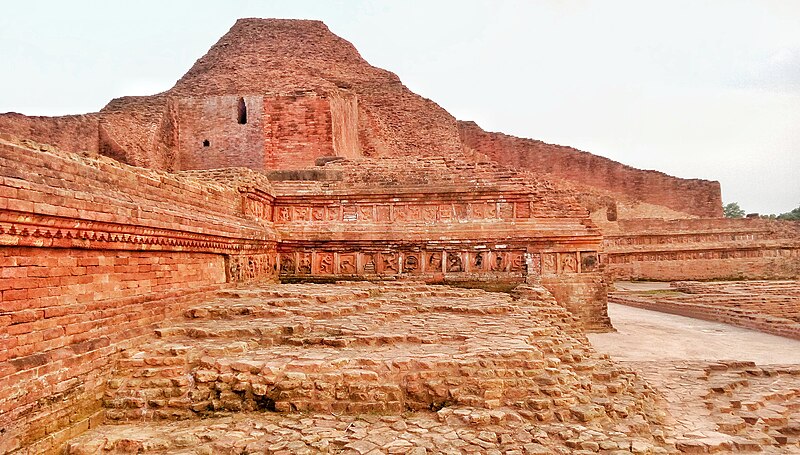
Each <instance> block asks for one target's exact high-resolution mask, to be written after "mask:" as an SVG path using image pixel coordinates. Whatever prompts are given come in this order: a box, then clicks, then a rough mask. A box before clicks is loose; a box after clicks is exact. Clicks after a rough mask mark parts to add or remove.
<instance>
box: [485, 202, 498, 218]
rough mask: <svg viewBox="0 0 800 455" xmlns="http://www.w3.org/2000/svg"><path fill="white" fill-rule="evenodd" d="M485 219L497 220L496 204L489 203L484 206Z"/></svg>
mask: <svg viewBox="0 0 800 455" xmlns="http://www.w3.org/2000/svg"><path fill="white" fill-rule="evenodd" d="M485 217H486V218H489V219H494V218H497V203H496V202H489V203H488V204H486V212H485Z"/></svg>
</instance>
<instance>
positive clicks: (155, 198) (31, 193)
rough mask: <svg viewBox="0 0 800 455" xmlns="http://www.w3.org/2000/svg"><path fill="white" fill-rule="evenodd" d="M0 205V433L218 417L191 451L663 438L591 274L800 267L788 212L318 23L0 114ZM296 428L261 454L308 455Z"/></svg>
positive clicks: (570, 446) (37, 446) (43, 433)
mask: <svg viewBox="0 0 800 455" xmlns="http://www.w3.org/2000/svg"><path fill="white" fill-rule="evenodd" d="M0 209H2V210H0V239H2V247H1V248H2V250H3V255H2V258H0V261H1V262H2V265H1V266H0V267H2V269H0V272H1V274H0V292H2V302H0V327H3V331H2V332H0V343H2V345H3V346H4V347H5V349H3V350H1V351H0V453H45V452H49V453H58V452H59V451H61V450H62V449H64V448H65V447H66V448H67V449H65V450H69V453H101V452H102V451H114V450H116V451H119V452H123V451H125V450H128V451H134V452H135V451H137V450H142V451H145V450H149V451H152V452H154V453H172V452H171V451H180V450H181V448H182V447H186V445H184V446H181V444H182V443H179V442H177V439H176V441H173V442H164V444H165V445H164V446H163V447H161V446H158V447H161V448H158V447H156V448H154V447H155V446H153V445H152V444H153V443H152V441H153V440H163V439H164V438H165V437H166V436H165V435H164V433H163V432H162V430H163V427H162V426H161V425H154V426H152V427H148V428H139V429H138V430H135V429H134V430H131V431H134V432H136V431H139V433H136V434H137V435H136V436H133V435H128V436H126V437H118V436H113V435H112V436H108V435H107V436H103V438H104V439H103V440H104V441H107V442H105V443H104V444H105V445H103V446H97V445H96V440H94V441H93V439H95V438H96V437H99V436H98V435H99V434H100V433H87V434H86V435H84V436H82V437H79V435H80V434H81V433H83V432H84V431H86V430H87V429H89V428H91V429H92V430H91V431H93V432H101V433H102V432H103V431H106V430H105V427H103V426H102V424H103V422H114V423H124V422H126V421H141V420H142V419H145V420H152V419H155V420H159V421H172V420H182V419H192V418H198V417H204V418H208V419H217V418H221V419H228V420H222V421H220V422H222V423H219V424H218V425H221V426H222V427H225V430H222V431H217V432H216V433H214V435H213V436H208V439H206V440H204V442H203V444H204V447H205V448H206V449H208V450H210V452H208V453H216V452H218V451H223V450H225V451H231V450H234V448H233V446H230V447H229V446H228V445H226V444H229V443H230V444H233V443H231V442H230V439H231V438H234V439H235V438H237V437H239V436H231V434H240V433H241V434H244V433H242V432H245V433H247V434H248V435H249V436H247V437H246V438H242V440H243V441H245V442H244V444H245V445H246V444H256V445H258V444H262V445H265V444H266V445H271V444H278V445H280V443H281V441H272V439H270V438H273V437H274V436H275V434H276V433H275V431H278V430H276V429H280V428H283V430H280V431H290V430H291V428H295V430H297V428H298V427H296V425H298V424H297V423H296V422H295V423H294V424H293V423H292V422H293V420H292V419H294V418H295V417H292V416H293V415H295V414H296V413H309V414H308V415H309V416H310V417H308V418H310V419H312V423H303V426H305V427H309V426H310V427H317V426H318V427H320V428H329V429H330V430H331V433H330V434H327V435H325V436H321V437H320V438H317V439H316V440H315V441H313V442H315V443H317V442H318V443H320V444H323V442H324V445H325V447H326V449H325V450H329V451H333V452H335V451H337V450H345V449H348V450H355V451H356V452H358V453H366V451H365V452H362V451H361V449H360V448H359V447H358V443H359V442H360V441H367V439H365V438H367V437H368V436H369V435H371V434H372V432H376V433H377V434H381V433H383V434H385V433H386V432H387V431H389V430H387V428H388V427H391V428H392V429H393V430H391V431H395V432H398V435H399V434H401V433H403V431H404V430H403V429H399V427H401V426H403V425H407V424H406V423H405V420H403V419H401V418H400V417H399V416H400V415H402V414H403V413H404V412H414V413H416V414H415V416H416V417H414V419H417V420H415V421H414V422H416V423H413V422H411V421H409V423H408V425H411V424H412V423H413V424H414V425H418V427H419V428H433V427H437V428H441V431H442V434H448V435H449V434H451V433H452V434H456V433H458V434H461V433H464V434H465V435H467V436H464V437H462V436H459V438H457V439H452V438H451V439H448V441H450V442H448V443H447V444H450V445H447V446H446V447H449V448H450V449H452V450H453V451H456V452H458V451H459V450H462V449H464V447H466V446H465V445H464V444H467V445H469V447H474V448H475V450H478V451H481V450H484V451H485V450H489V449H498V450H500V449H503V448H504V449H508V450H512V449H513V448H522V447H525V450H527V451H528V453H537V452H536V451H537V450H538V451H539V452H538V453H553V452H552V451H553V450H561V449H563V450H567V451H569V450H579V449H585V450H594V444H597V450H594V451H598V450H602V451H606V452H611V451H613V450H623V449H624V450H633V447H634V446H636V447H645V448H646V449H643V450H650V453H667V451H668V450H671V449H672V448H674V444H671V443H669V441H668V439H669V438H668V436H669V435H668V433H669V431H668V429H666V427H664V420H663V415H662V414H663V409H662V407H661V406H660V404H659V400H658V398H657V396H656V395H655V394H654V393H653V391H652V390H651V389H650V388H649V387H648V386H647V385H646V384H644V383H643V382H642V381H641V380H640V378H639V377H638V376H637V374H636V373H634V372H631V371H626V370H624V369H621V368H619V366H617V365H615V364H614V363H613V362H611V361H610V360H608V358H607V357H605V356H603V355H600V354H597V353H596V352H594V351H593V350H592V349H591V347H590V346H589V345H588V342H587V341H586V339H585V336H584V335H583V333H584V332H585V331H604V330H611V322H610V320H609V318H608V316H607V313H606V298H607V293H606V290H607V285H608V283H609V282H611V281H613V280H614V279H657V280H692V279H714V278H740V279H741V278H766V279H772V278H785V279H791V278H797V277H798V276H800V236H798V231H800V227H798V225H797V223H788V222H779V221H768V220H726V219H723V218H721V217H720V216H721V199H720V189H719V184H718V183H717V182H708V181H701V180H684V179H679V178H675V177H670V176H667V175H665V174H661V173H657V172H654V171H640V170H637V169H633V168H630V167H627V166H624V165H622V164H620V163H616V162H613V161H611V160H607V159H605V158H602V157H597V156H594V155H591V154H589V153H586V152H580V151H577V150H574V149H571V148H567V147H561V146H555V145H549V144H544V143H541V142H538V141H532V140H528V139H518V138H512V137H509V136H505V135H502V134H499V133H488V132H485V131H483V130H481V129H480V128H479V127H478V126H477V125H475V124H474V123H470V122H459V121H457V120H456V119H455V118H453V117H452V116H451V115H450V114H449V113H447V112H446V111H445V110H443V109H442V108H441V107H439V106H437V105H436V104H435V103H433V102H432V101H430V100H427V99H424V98H422V97H419V96H418V95H416V94H414V93H412V92H411V91H409V90H408V89H407V88H406V87H405V86H403V85H402V83H401V82H400V80H399V78H398V77H397V76H396V75H394V74H392V73H390V72H388V71H385V70H382V69H379V68H375V67H372V66H370V65H369V64H368V63H367V62H366V61H364V60H363V59H362V58H361V57H360V55H359V54H358V52H357V51H356V49H355V48H354V47H353V46H352V45H351V44H350V43H348V42H346V41H345V40H343V39H341V38H339V37H337V36H335V35H333V34H332V33H331V32H330V31H329V30H328V29H327V28H326V27H325V26H324V25H323V24H322V23H320V22H316V21H289V20H261V19H244V20H240V21H237V23H236V24H235V25H234V26H233V28H232V29H231V31H230V32H229V33H228V34H226V35H225V36H223V37H222V38H221V39H220V41H219V42H218V43H216V44H215V45H214V46H213V47H212V48H211V50H210V51H209V52H208V53H207V54H206V55H205V56H203V57H202V58H200V59H199V60H198V61H197V62H196V63H195V65H194V66H193V67H192V68H191V69H190V70H189V72H187V73H186V75H184V76H183V78H181V79H180V80H179V81H178V82H177V83H176V84H175V86H174V87H173V88H172V89H170V90H168V91H166V92H163V93H160V94H157V95H153V96H149V97H124V98H119V99H115V100H112V101H111V102H110V103H109V104H108V105H107V106H106V107H104V108H103V109H102V110H101V111H100V112H97V113H90V114H84V115H74V116H64V117H27V116H24V115H21V114H15V113H9V114H0ZM343 280H347V281H350V284H344V283H342V281H343ZM279 282H280V283H284V284H280V285H279V284H276V283H279ZM311 282H316V283H318V284H309V283H311ZM319 283H323V284H319ZM439 285H452V286H458V287H459V288H452V287H445V286H439ZM515 287H516V290H515V293H513V294H510V295H509V294H505V293H496V292H487V291H509V290H511V289H512V288H515ZM462 288H481V289H482V290H475V289H473V290H465V289H462ZM298 353H302V355H300V354H298ZM401 358H402V362H401V361H400V360H399V359H401ZM391 362H395V363H396V365H394V366H392V365H389V366H387V363H391ZM476 365H477V366H479V367H480V368H478V370H484V369H485V370H486V372H484V373H481V372H479V371H477V370H476ZM265 410H269V411H275V412H282V413H287V414H284V417H285V419H284V418H280V419H277V418H274V416H264V415H263V414H259V415H258V416H255V415H253V414H252V413H254V412H259V411H260V412H263V411H265ZM230 412H236V413H238V414H236V416H234V417H231V416H230V415H228V416H227V417H225V416H224V414H225V413H230ZM331 412H334V413H335V414H334V415H335V416H336V418H335V419H330V418H328V417H327V416H329V415H330V413H331ZM220 413H222V414H220ZM248 413H249V414H248ZM364 413H368V414H369V413H373V414H380V415H383V416H384V417H381V418H370V419H367V420H366V421H363V420H354V419H355V417H354V416H357V415H361V414H364ZM248 416H249V417H248ZM299 418H300V417H298V419H299ZM398 419H399V420H398ZM412 420H413V419H412ZM203 422H207V423H208V424H209V425H210V424H211V423H213V422H214V420H208V421H206V420H204V421H203ZM359 422H361V423H359ZM364 422H366V423H364ZM397 422H403V423H402V425H400V424H399V423H397ZM470 422H472V423H474V422H481V423H486V424H487V425H493V426H494V427H493V428H494V429H492V430H486V431H485V432H489V433H492V434H493V435H494V436H491V435H485V434H480V432H476V433H475V434H474V435H471V436H470V435H469V429H468V428H467V426H468V425H467V424H469V423H470ZM176 425H177V424H176ZM197 425H199V424H197ZM287 425H295V427H291V426H290V427H286V426H287ZM354 425H355V428H357V430H358V431H355V432H351V431H350V429H351V428H352V427H353V426H354ZM576 425H577V426H578V427H580V428H583V430H576ZM265 426H266V427H274V428H273V431H263V428H264V427H265ZM340 427H341V428H340ZM115 428H122V427H115ZM186 428H189V427H188V426H187V427H185V428H184V429H186ZM621 429H622V430H621ZM362 430H363V431H362ZM174 431H176V432H178V433H180V432H181V431H183V430H181V429H180V428H178V427H175V430H174ZM187 431H188V430H187ZM209 431H211V430H209ZM228 431H230V432H232V433H231V434H227V433H226V432H228ZM587 431H588V432H589V433H587ZM419 433H421V432H419ZM419 433H417V434H419ZM116 434H117V435H120V434H127V433H116ZM298 434H299V433H298ZM142 435H144V436H142ZM355 435H359V437H356V436H355ZM473 436H474V437H473ZM185 437H186V438H188V440H189V441H190V442H188V443H186V444H188V445H199V443H197V442H192V439H191V438H192V437H195V436H194V433H192V434H189V433H187V434H185ZM398 437H399V436H398ZM76 438H77V439H76ZM137 438H138V439H137ZM265 438H266V439H265ZM426 438H428V439H426ZM301 439H302V438H301V436H299V435H298V436H297V438H295V439H294V440H292V441H291V442H286V444H285V445H284V446H282V447H280V448H277V449H275V452H279V451H280V450H288V451H289V453H299V452H298V450H300V449H301V447H300V445H299V443H300V442H302V444H304V446H303V447H302V448H303V450H310V451H323V449H322V448H321V447H319V446H315V445H313V444H312V443H309V442H308V441H301ZM398 440H399V439H398ZM404 440H405V441H406V442H405V443H401V444H406V443H407V444H409V447H426V445H431V444H433V447H445V445H443V444H445V443H444V442H442V441H438V440H434V439H430V438H429V436H419V438H417V439H413V440H409V439H408V438H406V439H404ZM70 441H73V442H70ZM298 441H299V442H298ZM320 441H323V442H320ZM367 442H369V441H367ZM290 443H291V444H295V446H294V448H289V449H286V447H288V444H290ZM388 443H389V442H387V444H388ZM352 444H356V446H353V447H351V445H352ZM369 444H372V446H369V445H365V444H361V447H362V448H363V447H369V448H370V450H371V449H375V448H378V449H381V450H388V448H386V447H384V446H383V445H381V444H380V443H379V442H377V440H376V441H372V442H369ZM373 446H374V447H373ZM584 446H585V447H584ZM131 447H132V448H131ZM254 447H255V446H254ZM238 449H242V450H244V447H239V448H238ZM238 449H237V450H238ZM295 449H297V450H295ZM334 449H335V450H334ZM159 450H160V451H161V452H158V451H159ZM409 450H410V449H409ZM176 453H177V452H176ZM236 453H239V452H236ZM565 453H569V452H565ZM642 453H644V452H642Z"/></svg>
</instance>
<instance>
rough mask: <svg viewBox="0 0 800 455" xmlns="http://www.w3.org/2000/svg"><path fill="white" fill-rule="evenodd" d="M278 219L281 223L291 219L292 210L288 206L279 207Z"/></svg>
mask: <svg viewBox="0 0 800 455" xmlns="http://www.w3.org/2000/svg"><path fill="white" fill-rule="evenodd" d="M278 221H280V222H283V223H288V222H289V221H292V212H291V210H290V209H289V207H281V208H279V209H278Z"/></svg>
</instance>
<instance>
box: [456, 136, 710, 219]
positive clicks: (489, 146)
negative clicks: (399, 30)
mask: <svg viewBox="0 0 800 455" xmlns="http://www.w3.org/2000/svg"><path fill="white" fill-rule="evenodd" d="M459 128H460V130H461V138H462V141H463V142H464V145H466V146H467V147H469V148H471V149H474V150H476V151H478V152H480V153H482V154H485V155H488V156H489V157H490V158H491V159H493V160H496V161H497V162H499V163H501V164H505V165H509V166H514V167H516V168H520V169H529V170H531V171H534V172H536V173H538V174H544V175H546V176H551V177H553V178H555V179H564V180H567V181H570V182H574V183H577V184H581V185H588V186H593V187H597V188H600V189H603V190H607V191H611V192H614V193H621V194H624V195H626V196H629V197H631V198H633V199H638V200H642V201H644V202H648V203H651V204H656V205H663V206H666V207H669V208H671V209H673V210H677V211H679V212H685V213H688V214H692V215H697V216H702V217H721V216H722V196H721V192H720V186H719V182H713V181H708V180H699V179H681V178H677V177H672V176H669V175H667V174H664V173H662V172H657V171H643V170H639V169H635V168H632V167H630V166H625V165H624V164H621V163H618V162H616V161H612V160H610V159H608V158H603V157H601V156H597V155H592V154H591V153H587V152H583V151H580V150H577V149H574V148H572V147H563V146H559V145H553V144H547V143H544V142H542V141H536V140H532V139H521V138H517V137H514V136H508V135H505V134H502V133H489V132H486V131H483V130H482V129H481V128H480V127H479V126H478V125H476V124H475V123H473V122H459Z"/></svg>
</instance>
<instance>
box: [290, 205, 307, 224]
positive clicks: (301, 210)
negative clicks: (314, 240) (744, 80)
mask: <svg viewBox="0 0 800 455" xmlns="http://www.w3.org/2000/svg"><path fill="white" fill-rule="evenodd" d="M292 219H293V220H295V221H310V220H311V209H310V208H309V207H294V213H293V214H292Z"/></svg>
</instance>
